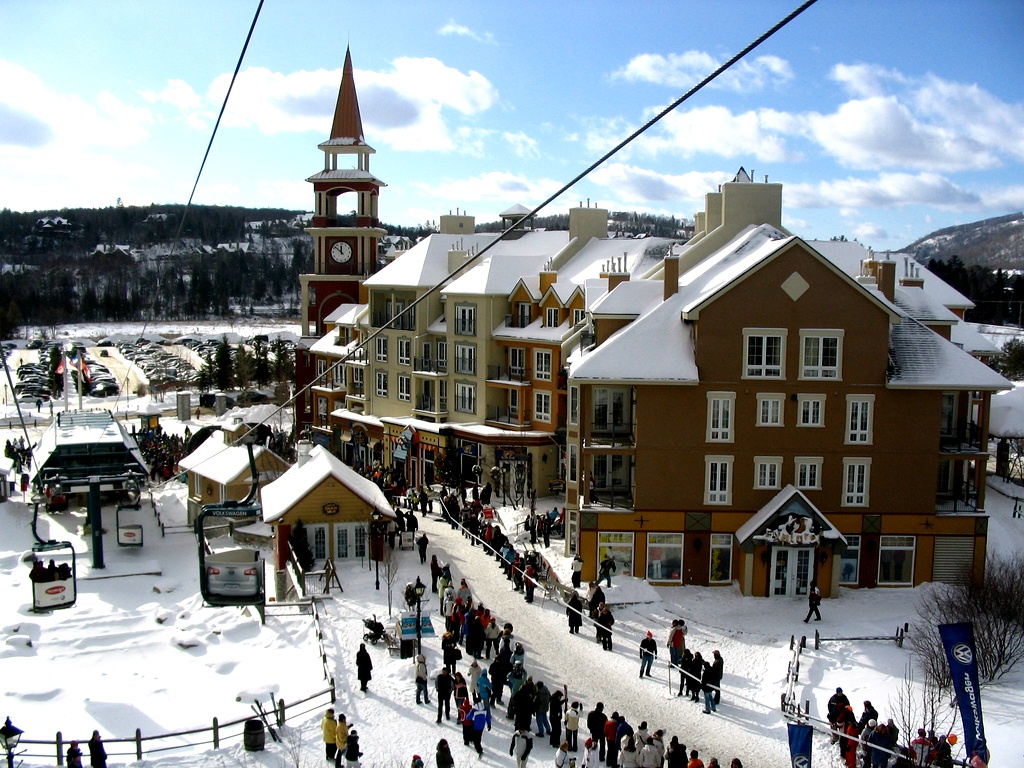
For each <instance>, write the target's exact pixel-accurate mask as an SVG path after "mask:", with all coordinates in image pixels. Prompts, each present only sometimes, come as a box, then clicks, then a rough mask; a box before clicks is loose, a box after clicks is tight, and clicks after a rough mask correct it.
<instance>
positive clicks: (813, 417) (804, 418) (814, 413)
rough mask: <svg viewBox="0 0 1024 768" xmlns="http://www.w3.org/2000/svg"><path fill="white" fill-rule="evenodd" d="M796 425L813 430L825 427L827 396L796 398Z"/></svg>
mask: <svg viewBox="0 0 1024 768" xmlns="http://www.w3.org/2000/svg"><path fill="white" fill-rule="evenodd" d="M815 406H817V407H815ZM796 425H797V426H798V427H812V428H820V427H824V426H825V395H797V396H796Z"/></svg>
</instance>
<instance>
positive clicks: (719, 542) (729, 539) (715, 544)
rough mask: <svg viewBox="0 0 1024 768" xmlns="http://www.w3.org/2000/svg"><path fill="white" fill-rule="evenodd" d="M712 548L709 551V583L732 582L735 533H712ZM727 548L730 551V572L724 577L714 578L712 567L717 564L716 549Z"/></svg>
mask: <svg viewBox="0 0 1024 768" xmlns="http://www.w3.org/2000/svg"><path fill="white" fill-rule="evenodd" d="M710 541H711V544H710V549H711V551H710V552H709V553H708V583H709V584H730V583H732V565H733V563H732V560H733V557H732V549H733V535H732V534H731V533H712V534H711V537H710ZM716 549H718V550H725V551H727V552H728V553H729V573H728V574H727V576H726V578H724V579H712V578H711V569H712V568H713V567H714V564H715V557H714V554H715V550H716Z"/></svg>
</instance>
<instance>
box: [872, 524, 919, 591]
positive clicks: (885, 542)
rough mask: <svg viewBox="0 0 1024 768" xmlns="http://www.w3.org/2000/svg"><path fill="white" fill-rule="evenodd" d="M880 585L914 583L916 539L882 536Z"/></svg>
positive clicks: (879, 551) (880, 540)
mask: <svg viewBox="0 0 1024 768" xmlns="http://www.w3.org/2000/svg"><path fill="white" fill-rule="evenodd" d="M878 583H879V584H913V583H914V537H913V536H882V537H880V539H879V542H878Z"/></svg>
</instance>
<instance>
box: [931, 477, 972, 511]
mask: <svg viewBox="0 0 1024 768" xmlns="http://www.w3.org/2000/svg"><path fill="white" fill-rule="evenodd" d="M978 511H979V509H978V488H977V486H975V485H972V484H971V483H955V484H954V486H953V488H952V489H948V490H941V489H940V490H939V492H938V493H937V494H936V496H935V514H937V515H964V514H974V513H976V512H978Z"/></svg>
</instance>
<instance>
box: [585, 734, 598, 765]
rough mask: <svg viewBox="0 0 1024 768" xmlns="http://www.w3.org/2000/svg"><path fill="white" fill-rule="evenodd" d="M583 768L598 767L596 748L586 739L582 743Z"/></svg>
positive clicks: (592, 742)
mask: <svg viewBox="0 0 1024 768" xmlns="http://www.w3.org/2000/svg"><path fill="white" fill-rule="evenodd" d="M583 748H584V752H583V768H597V767H598V765H599V762H598V761H599V758H598V755H597V746H596V745H595V744H594V740H593V739H587V740H586V741H585V742H583Z"/></svg>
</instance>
